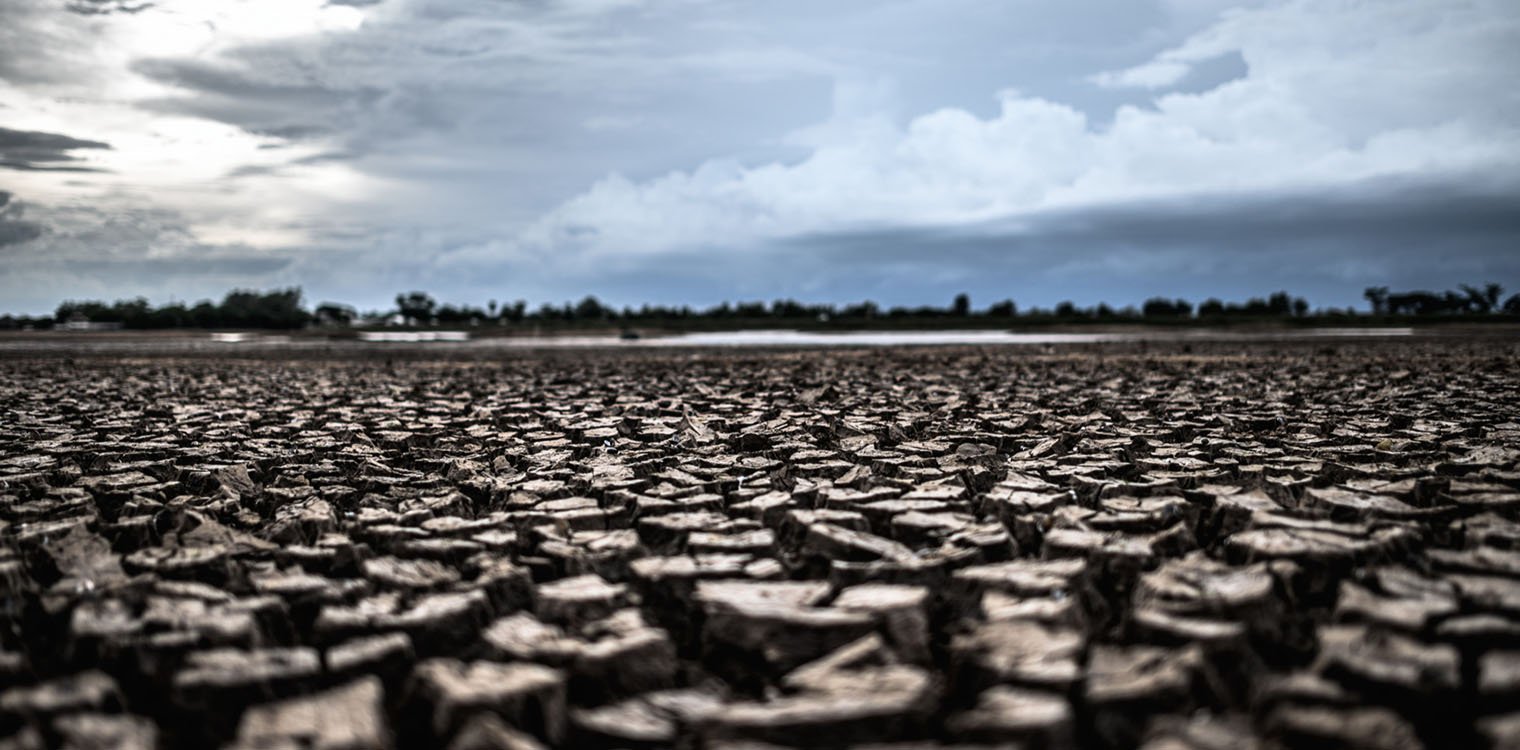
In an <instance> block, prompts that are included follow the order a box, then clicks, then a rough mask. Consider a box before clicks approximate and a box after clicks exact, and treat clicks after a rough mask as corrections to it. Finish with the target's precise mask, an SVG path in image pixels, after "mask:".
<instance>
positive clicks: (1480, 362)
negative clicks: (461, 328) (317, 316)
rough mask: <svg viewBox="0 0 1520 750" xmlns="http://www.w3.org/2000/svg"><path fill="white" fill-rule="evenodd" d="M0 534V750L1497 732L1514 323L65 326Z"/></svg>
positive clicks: (1430, 742)
mask: <svg viewBox="0 0 1520 750" xmlns="http://www.w3.org/2000/svg"><path fill="white" fill-rule="evenodd" d="M783 343H787V342H783ZM790 343H796V342H790ZM972 343H976V342H972ZM0 536H3V539H4V544H3V547H0V588H3V597H0V737H8V739H4V740H0V748H43V747H71V748H107V747H109V748H120V749H121V750H128V749H134V748H202V747H236V748H249V749H251V748H321V749H324V750H340V749H341V750H374V749H379V748H404V747H438V748H460V749H461V750H462V749H465V748H515V749H517V750H525V749H527V748H538V747H576V748H598V747H609V748H638V747H689V748H727V749H729V750H739V748H764V747H770V746H787V747H790V746H810V747H853V746H871V747H878V748H887V747H892V748H929V747H945V748H949V747H1025V748H1032V749H1039V748H1071V747H1083V748H1089V747H1090V748H1129V747H1146V748H1150V749H1151V750H1162V749H1163V748H1165V749H1167V750H1188V749H1190V748H1193V749H1197V750H1218V749H1227V750H1251V749H1252V748H1276V747H1303V746H1313V747H1347V748H1360V747H1366V748H1389V749H1394V748H1418V747H1429V748H1448V747H1485V746H1492V747H1504V748H1512V747H1520V551H1517V550H1520V338H1517V337H1516V336H1515V335H1513V333H1508V334H1495V335H1487V336H1462V335H1447V336H1441V337H1430V336H1423V335H1402V336H1393V337H1382V338H1361V337H1354V336H1346V337H1333V338H1327V337H1297V338H1295V337H1282V338H1278V339H1277V340H1265V339H1262V340H1255V339H1251V340H1245V339H1242V340H1198V341H1191V340H1190V341H1096V340H1095V341H1088V342H1085V343H1066V344H1061V343H1046V344H1043V345H1041V346H992V345H988V346H964V345H962V346H946V347H916V348H898V347H875V348H854V347H843V348H828V349H807V348H796V349H794V348H789V347H785V346H778V347H774V348H747V347H742V346H741V347H732V346H731V347H728V348H724V349H708V348H702V347H636V348H630V349H624V350H610V349H603V348H596V347H585V348H567V349H562V350H543V351H527V350H519V349H511V350H506V349H504V348H501V347H495V348H492V347H464V348H459V349H454V350H449V349H427V348H425V347H411V348H396V349H375V348H363V347H352V348H349V349H321V348H309V347H308V348H291V349H288V350H284V349H278V348H264V349H258V348H255V349H245V348H236V347H232V348H222V349H217V348H207V347H200V348H194V349H193V350H176V351H174V352H168V353H165V352H143V351H133V350H112V349H109V348H107V349H105V350H101V349H98V348H97V349H94V350H91V349H89V348H88V347H78V346H74V345H72V344H68V343H67V342H66V341H65V342H64V343H62V344H60V345H58V346H47V347H31V348H21V349H13V350H10V351H8V352H5V353H3V356H0Z"/></svg>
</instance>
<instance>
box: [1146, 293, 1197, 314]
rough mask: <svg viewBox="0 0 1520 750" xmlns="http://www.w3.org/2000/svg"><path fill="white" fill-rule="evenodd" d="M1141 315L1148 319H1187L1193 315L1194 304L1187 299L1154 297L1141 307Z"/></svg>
mask: <svg viewBox="0 0 1520 750" xmlns="http://www.w3.org/2000/svg"><path fill="white" fill-rule="evenodd" d="M1140 314H1141V315H1143V316H1145V317H1147V318H1186V317H1189V316H1191V315H1192V314H1193V303H1191V302H1188V301H1187V300H1185V299H1176V300H1169V299H1166V298H1165V297H1152V298H1150V299H1148V300H1146V301H1145V304H1144V305H1142V306H1141V307H1140Z"/></svg>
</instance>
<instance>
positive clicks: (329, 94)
mask: <svg viewBox="0 0 1520 750" xmlns="http://www.w3.org/2000/svg"><path fill="white" fill-rule="evenodd" d="M256 63H257V61H247V62H246V63H245V64H230V65H229V64H226V63H220V64H217V63H207V62H203V61H200V60H191V59H173V60H169V59H148V60H139V61H137V62H136V63H134V64H133V66H132V68H133V70H134V71H135V72H137V73H138V74H140V75H143V76H146V77H148V78H151V79H153V80H155V81H158V82H160V83H164V84H168V85H171V86H174V87H177V88H180V89H184V90H186V91H187V92H190V93H188V94H187V95H184V96H173V97H165V98H159V99H155V100H151V101H147V102H144V103H143V106H144V107H145V108H148V109H152V110H154V111H158V112H163V113H168V114H176V115H188V116H191V117H203V118H206V119H209V120H216V121H218V122H223V123H227V124H229V125H234V126H236V127H239V128H242V129H243V130H246V131H248V132H250V133H254V134H259V135H274V136H277V137H281V138H286V139H290V140H299V139H306V138H313V137H320V136H323V135H327V134H330V133H332V132H334V130H335V129H336V128H341V127H343V126H344V124H345V123H351V122H353V121H354V120H356V119H359V118H358V115H357V113H358V112H361V111H363V110H365V109H368V108H370V107H372V106H373V105H374V104H375V103H376V102H377V101H378V100H379V99H380V98H381V97H382V96H384V95H385V92H384V91H383V90H382V89H380V88H376V87H372V86H333V85H324V84H322V83H316V82H300V83H295V82H290V81H285V80H271V79H270V78H269V77H268V76H264V75H261V74H260V73H259V71H258V65H257V64H256Z"/></svg>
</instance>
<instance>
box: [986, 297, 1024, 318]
mask: <svg viewBox="0 0 1520 750" xmlns="http://www.w3.org/2000/svg"><path fill="white" fill-rule="evenodd" d="M1018 314H1019V306H1018V305H1016V304H1014V302H1013V300H1011V299H1005V300H1003V301H1002V302H994V303H993V304H992V305H991V306H989V307H988V308H987V315H988V316H989V317H993V318H1012V317H1014V316H1016V315H1018Z"/></svg>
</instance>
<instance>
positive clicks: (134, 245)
mask: <svg viewBox="0 0 1520 750" xmlns="http://www.w3.org/2000/svg"><path fill="white" fill-rule="evenodd" d="M1516 71H1520V3H1517V2H1515V0H1471V1H1464V0H1374V1H1372V2H1345V1H1341V0H1309V1H1305V2H1247V3H1232V2H1216V1H1215V0H1081V1H1080V2H1079V1H1075V0H1061V1H1057V0H1047V1H1042V2H1034V1H1029V0H870V1H869V2H863V1H862V2H857V1H856V0H830V1H829V2H818V0H807V1H805V2H803V1H794V0H767V2H743V1H741V0H329V1H327V2H323V0H4V1H3V2H0V263H3V265H0V268H3V270H0V301H3V303H0V309H3V310H4V311H8V312H31V313H39V312H48V311H51V310H52V309H53V308H54V307H55V306H56V305H57V304H58V302H59V301H61V300H63V299H65V298H105V299H115V298H119V297H128V296H135V295H139V294H141V295H146V296H148V297H149V298H150V299H152V300H154V301H155V302H166V301H169V300H170V299H171V298H174V299H180V300H195V299H198V298H202V297H218V298H219V297H220V296H221V294H222V293H224V292H225V291H226V290H227V289H229V288H232V287H254V288H271V287H275V286H285V285H292V284H298V285H301V286H303V287H304V288H305V289H306V292H307V296H308V299H309V300H311V301H313V302H315V301H320V300H329V299H330V300H339V301H345V302H350V303H353V304H356V305H358V306H360V307H361V308H379V307H382V306H385V305H388V304H389V303H390V301H391V300H392V299H393V298H394V296H395V294H396V293H397V292H400V291H404V290H410V289H424V290H428V291H431V292H432V293H434V295H435V296H437V297H439V298H440V299H442V300H446V301H452V302H470V303H477V304H483V303H484V302H485V301H486V300H488V299H498V300H503V301H506V300H512V299H517V298H524V299H527V300H528V301H529V302H530V303H533V304H537V303H539V302H543V301H554V302H559V301H564V300H568V299H573V298H579V297H580V296H582V295H584V294H587V293H594V294H596V295H598V296H600V297H601V298H602V299H603V300H604V301H608V302H612V303H614V304H619V305H621V304H637V303H641V302H665V303H672V302H673V303H692V304H710V303H714V302H718V301H721V300H724V299H767V300H768V299H774V298H778V297H795V298H798V299H803V300H808V301H835V302H844V301H851V300H857V299H862V298H872V299H876V300H878V301H881V302H884V303H887V304H923V303H936V304H942V303H944V302H946V301H947V300H948V299H949V297H950V296H951V295H953V294H954V293H956V292H959V291H967V292H969V293H971V295H972V298H973V302H974V303H975V304H976V305H977V306H983V305H985V304H987V303H990V302H993V301H995V300H998V299H1002V298H1004V297H1012V298H1014V299H1016V300H1018V301H1019V302H1020V304H1022V305H1025V306H1029V305H1046V306H1048V305H1052V304H1054V303H1055V302H1058V301H1060V300H1065V299H1070V300H1074V301H1076V302H1078V303H1079V304H1084V305H1085V304H1092V303H1096V302H1098V301H1103V300H1106V301H1109V302H1111V303H1118V304H1128V303H1134V302H1139V301H1141V300H1143V299H1144V298H1146V297H1149V296H1151V295H1155V294H1164V295H1168V296H1186V297H1189V298H1192V299H1195V300H1196V299H1200V298H1202V297H1204V296H1208V295H1211V294H1212V295H1219V296H1223V297H1226V298H1243V297H1245V296H1247V295H1264V294H1266V293H1269V292H1271V291H1274V290H1276V289H1279V288H1286V289H1289V290H1291V291H1294V292H1295V293H1299V294H1303V295H1305V296H1307V297H1308V298H1309V299H1310V301H1311V302H1313V303H1315V304H1316V305H1349V304H1357V303H1360V297H1361V290H1362V289H1363V287H1365V286H1368V285H1389V286H1393V287H1396V288H1446V287H1450V286H1454V285H1456V284H1458V283H1461V282H1485V281H1498V282H1501V283H1504V284H1505V285H1506V286H1507V287H1510V288H1511V290H1512V291H1520V86H1517V85H1516V83H1515V74H1516Z"/></svg>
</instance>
